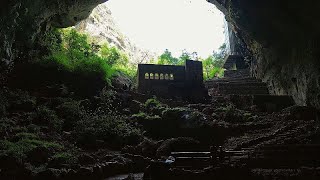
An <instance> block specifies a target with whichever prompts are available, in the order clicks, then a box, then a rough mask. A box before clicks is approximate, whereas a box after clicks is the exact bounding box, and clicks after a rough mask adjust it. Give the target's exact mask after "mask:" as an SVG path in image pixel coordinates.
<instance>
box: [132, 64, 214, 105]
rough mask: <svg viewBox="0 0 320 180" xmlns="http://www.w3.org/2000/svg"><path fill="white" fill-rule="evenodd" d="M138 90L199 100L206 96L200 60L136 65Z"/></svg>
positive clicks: (170, 96) (163, 95)
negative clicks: (182, 62)
mask: <svg viewBox="0 0 320 180" xmlns="http://www.w3.org/2000/svg"><path fill="white" fill-rule="evenodd" d="M138 92H139V93H143V94H149V95H157V96H160V97H164V98H172V99H176V98H183V99H185V100H191V101H199V100H203V99H204V98H205V97H206V96H207V94H208V93H207V91H206V88H205V86H204V83H203V68H202V62H200V61H193V60H187V61H185V65H184V66H178V65H155V64H139V65H138Z"/></svg>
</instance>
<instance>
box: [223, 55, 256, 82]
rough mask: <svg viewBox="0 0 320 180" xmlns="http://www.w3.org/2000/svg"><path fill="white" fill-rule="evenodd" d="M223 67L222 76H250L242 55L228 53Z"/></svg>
mask: <svg viewBox="0 0 320 180" xmlns="http://www.w3.org/2000/svg"><path fill="white" fill-rule="evenodd" d="M223 68H224V69H226V70H225V71H224V77H226V78H237V77H250V68H249V66H248V65H247V64H246V62H245V60H244V58H243V56H240V55H228V56H227V57H226V62H225V63H224V66H223Z"/></svg>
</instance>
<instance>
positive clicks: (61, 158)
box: [49, 152, 78, 167]
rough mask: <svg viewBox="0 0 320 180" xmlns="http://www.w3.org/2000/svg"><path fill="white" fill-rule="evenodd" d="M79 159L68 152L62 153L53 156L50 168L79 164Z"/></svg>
mask: <svg viewBox="0 0 320 180" xmlns="http://www.w3.org/2000/svg"><path fill="white" fill-rule="evenodd" d="M77 162H78V158H77V157H76V156H75V155H73V154H71V153H68V152H60V153H57V154H55V155H54V156H52V159H51V161H50V162H49V166H50V167H59V166H61V165H63V164H67V165H74V164H77Z"/></svg>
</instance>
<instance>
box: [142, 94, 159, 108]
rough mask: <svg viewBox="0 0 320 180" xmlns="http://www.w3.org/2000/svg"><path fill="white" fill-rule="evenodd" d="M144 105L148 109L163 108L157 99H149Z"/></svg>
mask: <svg viewBox="0 0 320 180" xmlns="http://www.w3.org/2000/svg"><path fill="white" fill-rule="evenodd" d="M144 105H145V107H146V108H147V109H153V108H157V107H159V106H161V102H160V101H158V100H157V99H156V97H154V98H151V99H148V100H147V101H146V102H145V104H144Z"/></svg>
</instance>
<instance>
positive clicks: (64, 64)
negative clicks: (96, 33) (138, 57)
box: [39, 28, 135, 85]
mask: <svg viewBox="0 0 320 180" xmlns="http://www.w3.org/2000/svg"><path fill="white" fill-rule="evenodd" d="M45 41H46V43H45V44H47V46H48V48H49V51H50V54H49V55H48V56H47V57H45V58H44V59H42V60H41V61H39V63H41V64H42V65H45V66H51V67H52V66H53V67H56V68H58V69H60V70H64V71H67V72H71V73H76V74H82V75H87V76H98V77H100V78H102V79H103V80H104V81H106V82H107V83H109V85H110V84H111V83H110V82H111V78H112V76H113V75H114V73H115V72H116V71H123V72H124V73H125V74H127V75H128V76H130V77H131V78H133V76H134V75H135V69H134V68H133V67H132V66H129V58H128V56H127V55H126V54H125V53H123V52H122V51H120V50H119V49H118V48H116V47H112V46H110V45H109V44H107V43H106V44H103V45H98V44H95V43H93V42H92V41H91V40H90V38H89V37H88V35H86V34H81V33H79V32H77V31H76V30H74V29H72V28H67V29H60V30H54V31H52V32H51V33H50V34H47V36H46V40H45ZM128 67H129V68H128Z"/></svg>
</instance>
